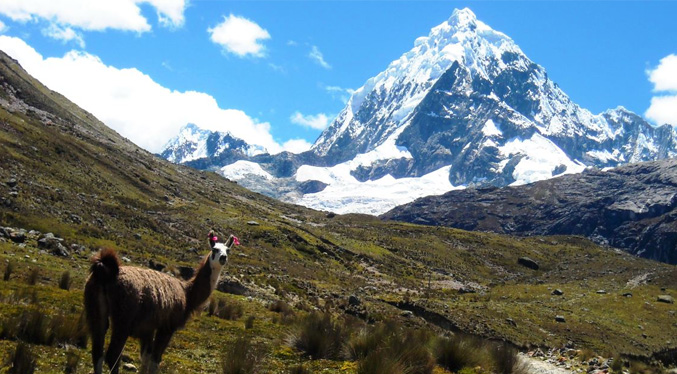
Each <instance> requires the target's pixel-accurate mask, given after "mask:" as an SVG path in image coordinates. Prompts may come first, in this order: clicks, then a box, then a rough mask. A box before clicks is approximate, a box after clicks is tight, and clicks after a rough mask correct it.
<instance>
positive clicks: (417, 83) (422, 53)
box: [312, 8, 531, 159]
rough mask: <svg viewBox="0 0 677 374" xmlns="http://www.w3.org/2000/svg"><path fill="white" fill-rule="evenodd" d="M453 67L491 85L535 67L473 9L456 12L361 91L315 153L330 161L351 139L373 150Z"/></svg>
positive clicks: (370, 80) (322, 139)
mask: <svg viewBox="0 0 677 374" xmlns="http://www.w3.org/2000/svg"><path fill="white" fill-rule="evenodd" d="M506 52H507V54H508V58H506V57H505V55H504V54H506ZM454 62H458V63H459V64H460V65H462V66H464V67H466V68H467V69H469V70H470V72H471V74H472V75H474V76H480V77H482V78H484V79H487V80H493V78H494V77H496V76H497V75H498V74H499V73H500V71H501V70H503V69H505V68H506V67H507V66H509V65H516V66H517V67H519V68H521V69H522V70H526V68H527V66H528V65H529V64H531V61H529V60H528V59H527V58H526V56H524V54H523V53H522V51H521V50H520V48H519V47H518V46H517V45H516V44H515V43H514V42H513V41H512V39H510V38H509V37H508V36H506V35H505V34H503V33H501V32H498V31H495V30H493V29H492V28H491V27H489V26H488V25H486V24H485V23H483V22H481V21H479V20H477V18H476V16H475V14H474V13H473V12H472V11H471V10H470V9H467V8H466V9H461V10H458V9H457V10H455V11H454V12H453V14H452V15H451V17H450V18H449V19H448V20H447V21H445V22H443V23H442V24H440V25H438V26H436V27H434V28H433V29H432V30H431V31H430V34H429V35H428V36H426V37H420V38H418V39H416V41H415V42H414V47H413V48H412V49H411V50H410V51H408V52H407V53H405V54H403V55H402V56H401V57H400V58H399V59H397V60H395V61H393V62H392V63H390V65H389V66H388V67H387V68H386V70H384V71H383V72H381V73H380V74H378V75H377V76H375V77H373V78H371V79H369V80H368V81H367V82H366V83H365V84H364V85H363V86H362V87H360V88H359V89H357V90H356V91H355V93H354V94H353V95H352V96H351V98H350V100H349V102H348V105H347V106H346V107H345V108H344V110H343V111H342V112H341V113H340V114H339V116H338V117H337V119H336V120H335V121H334V122H333V123H332V125H331V126H330V127H329V128H328V129H327V130H325V132H324V133H323V134H322V135H320V137H319V138H318V140H317V141H316V142H315V144H314V145H313V147H312V150H313V151H314V152H315V153H317V154H318V155H320V156H327V155H330V154H331V153H332V148H341V147H343V145H344V144H345V143H346V142H347V141H348V140H357V141H358V143H359V149H357V152H368V151H370V150H372V149H374V148H375V147H377V146H378V145H380V144H381V142H382V140H383V139H386V138H388V137H389V136H390V135H391V134H392V133H393V132H394V131H395V130H396V129H397V128H399V127H400V126H402V125H405V124H406V123H407V119H408V118H409V117H410V116H411V114H412V112H413V111H414V109H415V108H416V107H417V106H418V104H419V103H420V102H421V100H422V99H423V98H424V97H425V96H426V94H428V93H429V91H430V89H431V88H432V87H433V85H434V84H435V82H436V81H437V80H438V79H439V78H440V77H441V76H442V75H443V74H444V73H445V72H446V71H447V70H448V69H449V68H451V66H452V65H453V63H454ZM513 67H515V66H513ZM374 130H375V131H374ZM334 151H336V150H334ZM334 153H336V152H334ZM339 153H340V152H339ZM347 157H349V155H344V157H342V158H343V159H347Z"/></svg>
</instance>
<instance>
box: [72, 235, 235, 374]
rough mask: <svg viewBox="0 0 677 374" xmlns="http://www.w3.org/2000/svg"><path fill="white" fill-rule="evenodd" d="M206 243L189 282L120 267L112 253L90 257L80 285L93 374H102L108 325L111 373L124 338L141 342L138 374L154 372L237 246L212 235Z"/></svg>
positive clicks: (210, 289)
mask: <svg viewBox="0 0 677 374" xmlns="http://www.w3.org/2000/svg"><path fill="white" fill-rule="evenodd" d="M208 238H209V245H210V247H211V249H212V251H211V253H210V254H208V255H207V256H205V258H204V260H203V261H202V263H201V264H200V266H199V267H198V269H197V270H196V272H195V276H194V277H193V278H192V279H191V280H189V281H183V280H179V279H177V278H174V277H172V276H170V275H168V274H165V273H161V272H158V271H155V270H151V269H143V268H138V267H133V266H120V260H119V258H118V256H117V254H116V253H115V251H114V250H113V249H102V250H101V251H99V253H97V254H96V255H95V256H94V257H92V266H91V269H90V272H91V274H90V276H89V278H88V279H87V283H86V285H85V312H86V314H87V323H88V324H89V330H90V333H91V336H92V362H93V365H94V373H95V374H102V370H103V361H104V357H103V349H104V338H105V336H106V331H107V330H108V324H109V322H110V323H111V325H112V332H111V339H110V344H109V345H108V350H107V351H106V356H105V360H106V364H107V365H108V367H109V368H110V370H111V371H110V372H111V373H113V374H116V373H117V372H118V369H119V366H120V365H119V360H120V356H121V355H122V349H123V348H124V346H125V343H126V341H127V338H128V337H129V336H132V337H135V338H137V339H139V340H140V343H141V370H140V371H141V373H148V374H154V373H156V372H157V370H158V367H159V365H160V361H161V360H162V354H163V353H164V351H165V349H166V348H167V345H169V340H170V339H171V338H172V335H173V334H174V332H176V330H177V329H180V328H183V327H184V326H185V324H186V322H187V321H188V319H189V318H190V316H191V315H192V313H193V312H194V311H195V310H197V309H198V308H200V307H201V306H202V305H203V304H204V303H205V301H207V299H208V298H209V296H210V295H211V293H212V291H213V290H214V288H215V287H216V283H217V282H218V279H219V274H220V272H221V268H222V267H223V266H224V265H225V264H226V262H227V261H228V250H229V249H230V247H232V246H233V244H236V245H237V244H240V243H239V241H238V239H237V238H236V237H235V236H233V235H231V236H230V237H229V238H228V240H227V241H226V243H225V244H224V243H218V242H217V240H218V238H217V237H216V236H215V235H214V233H213V231H210V232H209V236H208Z"/></svg>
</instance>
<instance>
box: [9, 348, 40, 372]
mask: <svg viewBox="0 0 677 374" xmlns="http://www.w3.org/2000/svg"><path fill="white" fill-rule="evenodd" d="M8 361H9V362H7V365H6V366H9V371H8V373H10V374H33V373H35V367H36V364H35V356H34V355H33V352H31V350H30V348H29V347H28V344H26V343H24V342H19V344H17V346H16V349H15V350H14V353H12V354H11V356H10V357H9V360H8Z"/></svg>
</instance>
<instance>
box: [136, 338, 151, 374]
mask: <svg viewBox="0 0 677 374" xmlns="http://www.w3.org/2000/svg"><path fill="white" fill-rule="evenodd" d="M153 333H154V331H150V332H148V333H143V334H141V336H140V337H139V340H140V341H141V368H140V369H139V374H149V373H151V372H152V370H153V369H152V368H151V366H152V365H151V354H152V353H153Z"/></svg>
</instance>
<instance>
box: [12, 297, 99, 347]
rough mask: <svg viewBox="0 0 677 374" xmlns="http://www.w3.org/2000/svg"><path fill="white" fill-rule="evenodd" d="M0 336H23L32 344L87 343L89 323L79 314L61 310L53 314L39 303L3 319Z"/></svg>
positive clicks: (81, 344)
mask: <svg viewBox="0 0 677 374" xmlns="http://www.w3.org/2000/svg"><path fill="white" fill-rule="evenodd" d="M0 339H7V340H20V341H23V342H27V343H31V344H40V345H55V344H71V345H75V346H78V347H81V348H84V347H86V346H87V327H86V323H85V318H84V315H83V314H81V315H80V317H73V316H67V315H64V314H59V315H56V316H52V317H50V316H49V315H48V314H47V313H46V312H45V311H44V310H42V309H41V308H40V307H39V306H38V307H35V308H31V309H27V310H24V311H23V312H22V313H21V314H18V315H15V316H9V317H5V318H4V319H2V321H0Z"/></svg>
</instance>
